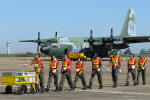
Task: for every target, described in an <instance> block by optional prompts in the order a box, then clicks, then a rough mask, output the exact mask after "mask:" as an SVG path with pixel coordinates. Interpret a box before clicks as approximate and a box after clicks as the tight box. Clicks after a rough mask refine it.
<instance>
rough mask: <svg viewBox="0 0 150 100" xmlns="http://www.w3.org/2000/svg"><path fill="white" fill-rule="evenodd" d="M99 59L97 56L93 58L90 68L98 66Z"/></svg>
mask: <svg viewBox="0 0 150 100" xmlns="http://www.w3.org/2000/svg"><path fill="white" fill-rule="evenodd" d="M99 59H100V58H99V57H97V58H96V59H93V60H92V68H93V69H97V68H99V64H100V63H99Z"/></svg>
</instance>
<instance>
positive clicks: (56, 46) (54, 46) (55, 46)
mask: <svg viewBox="0 0 150 100" xmlns="http://www.w3.org/2000/svg"><path fill="white" fill-rule="evenodd" d="M52 47H53V48H60V46H58V45H53V46H52Z"/></svg>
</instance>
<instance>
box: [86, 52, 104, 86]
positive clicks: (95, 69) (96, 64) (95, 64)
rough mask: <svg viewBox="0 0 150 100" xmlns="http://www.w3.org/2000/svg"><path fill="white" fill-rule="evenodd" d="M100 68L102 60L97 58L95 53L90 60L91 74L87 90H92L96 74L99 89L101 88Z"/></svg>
mask: <svg viewBox="0 0 150 100" xmlns="http://www.w3.org/2000/svg"><path fill="white" fill-rule="evenodd" d="M101 68H102V60H101V58H100V57H97V54H96V53H95V54H94V57H93V59H92V74H91V78H90V82H89V86H88V88H89V89H91V88H92V84H93V80H94V77H95V75H96V74H97V77H98V82H99V89H102V88H103V83H102V73H101Z"/></svg>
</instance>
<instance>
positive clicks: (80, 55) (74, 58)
mask: <svg viewBox="0 0 150 100" xmlns="http://www.w3.org/2000/svg"><path fill="white" fill-rule="evenodd" d="M78 57H80V58H82V59H84V60H86V56H85V55H84V53H69V58H70V59H72V60H76V59H77V58H78Z"/></svg>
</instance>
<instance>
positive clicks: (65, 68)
mask: <svg viewBox="0 0 150 100" xmlns="http://www.w3.org/2000/svg"><path fill="white" fill-rule="evenodd" d="M71 67H72V61H71V60H70V59H68V56H67V55H66V54H65V55H64V58H63V60H62V69H61V72H62V77H61V81H60V84H59V91H62V89H63V86H64V81H65V77H66V78H67V81H68V84H69V86H70V88H71V90H74V88H73V84H72V78H71Z"/></svg>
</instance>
